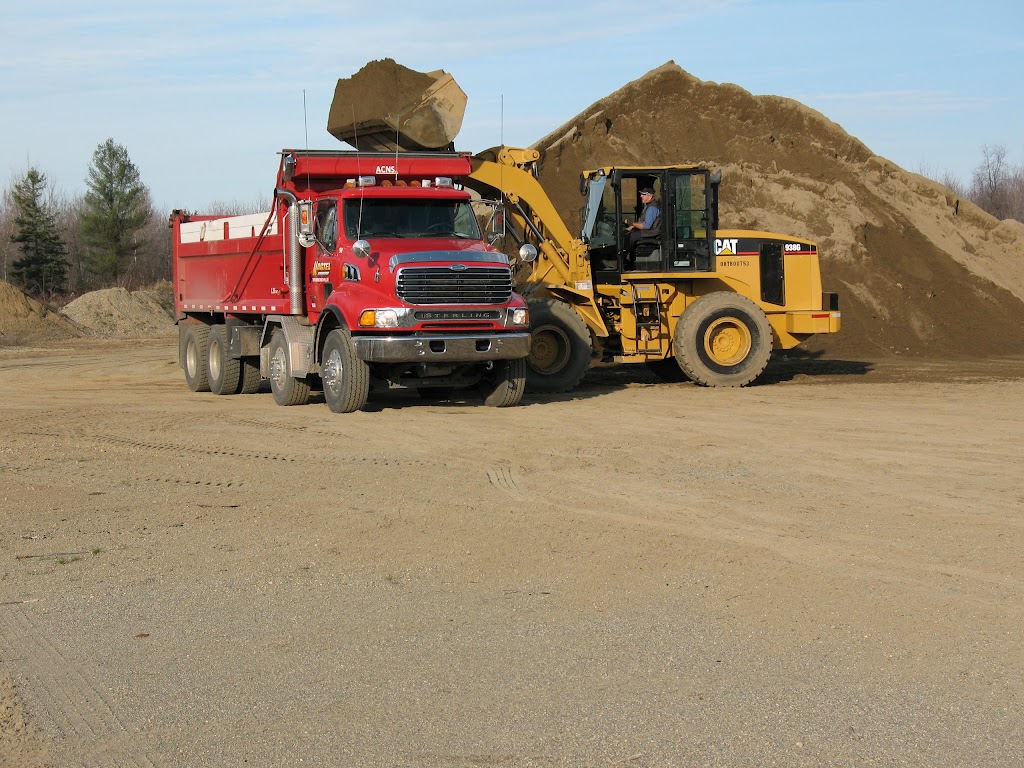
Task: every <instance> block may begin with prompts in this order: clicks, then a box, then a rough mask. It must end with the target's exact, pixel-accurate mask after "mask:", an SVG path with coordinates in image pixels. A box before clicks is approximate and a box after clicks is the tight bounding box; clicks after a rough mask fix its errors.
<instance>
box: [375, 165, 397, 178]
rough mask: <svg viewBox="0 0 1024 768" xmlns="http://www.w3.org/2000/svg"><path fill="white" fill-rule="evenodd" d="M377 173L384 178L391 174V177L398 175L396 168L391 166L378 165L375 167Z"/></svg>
mask: <svg viewBox="0 0 1024 768" xmlns="http://www.w3.org/2000/svg"><path fill="white" fill-rule="evenodd" d="M377 173H379V174H382V175H385V176H386V175H388V174H391V175H392V176H397V175H398V168H397V167H395V166H393V165H378V166H377Z"/></svg>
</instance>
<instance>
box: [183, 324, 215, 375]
mask: <svg viewBox="0 0 1024 768" xmlns="http://www.w3.org/2000/svg"><path fill="white" fill-rule="evenodd" d="M209 338H210V326H208V325H203V324H201V323H189V324H188V326H186V328H185V330H184V331H182V342H181V367H182V368H184V369H185V383H186V384H187V385H188V388H189V389H191V390H192V391H193V392H209V391H210V378H209V373H208V372H207V369H206V349H207V345H208V344H209Z"/></svg>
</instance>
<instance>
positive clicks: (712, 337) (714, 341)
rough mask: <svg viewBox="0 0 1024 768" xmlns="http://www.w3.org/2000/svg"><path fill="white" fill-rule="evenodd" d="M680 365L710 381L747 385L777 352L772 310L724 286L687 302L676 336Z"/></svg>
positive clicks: (696, 377) (716, 384)
mask: <svg viewBox="0 0 1024 768" xmlns="http://www.w3.org/2000/svg"><path fill="white" fill-rule="evenodd" d="M672 347H673V350H674V352H675V356H676V360H677V361H678V362H679V367H680V368H681V369H682V370H683V373H685V374H686V375H687V376H689V377H690V379H692V380H693V381H694V382H696V383H697V384H700V385H702V386H705V387H743V386H746V385H747V384H750V383H751V382H752V381H754V379H756V378H757V377H758V376H760V375H761V372H762V371H764V369H765V366H766V365H768V358H769V357H771V354H772V328H771V325H769V323H768V316H767V315H765V313H764V311H763V310H762V309H761V308H760V307H759V306H757V304H755V303H754V302H753V301H751V300H750V299H748V298H747V297H746V296H741V295H740V294H737V293H728V292H726V291H719V292H717V293H709V294H707V295H706V296H701V297H700V298H699V299H697V300H696V301H695V302H693V304H691V305H690V306H689V307H687V308H686V311H684V312H683V315H682V317H680V318H679V323H678V324H677V325H676V330H675V334H674V336H673V339H672Z"/></svg>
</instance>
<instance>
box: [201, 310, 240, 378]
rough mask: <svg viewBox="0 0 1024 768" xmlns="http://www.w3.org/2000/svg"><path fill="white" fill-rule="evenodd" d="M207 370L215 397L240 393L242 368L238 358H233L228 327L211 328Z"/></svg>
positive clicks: (215, 326)
mask: <svg viewBox="0 0 1024 768" xmlns="http://www.w3.org/2000/svg"><path fill="white" fill-rule="evenodd" d="M206 370H207V373H208V375H209V380H210V391H211V392H213V393H214V394H215V395H233V394H235V393H237V392H238V383H239V379H240V378H241V375H242V368H241V364H240V363H239V360H238V358H237V357H231V349H230V348H229V347H228V329H227V326H226V325H211V326H210V335H209V338H208V340H207V355H206Z"/></svg>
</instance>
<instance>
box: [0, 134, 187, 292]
mask: <svg viewBox="0 0 1024 768" xmlns="http://www.w3.org/2000/svg"><path fill="white" fill-rule="evenodd" d="M85 185H86V191H85V193H84V194H82V195H79V196H75V197H68V196H64V195H62V194H60V193H58V192H57V191H55V189H54V187H53V185H52V184H51V183H50V180H49V179H48V178H47V177H46V174H45V173H43V172H42V171H41V170H40V169H39V168H37V167H35V166H30V167H29V168H28V169H27V170H26V171H25V173H24V175H22V176H20V177H19V178H16V179H14V180H12V182H11V183H10V185H9V186H8V187H7V189H6V190H5V191H4V194H3V198H2V200H0V279H3V280H6V281H8V282H11V283H14V284H15V285H17V286H19V287H20V288H22V289H23V290H25V292H26V293H29V294H30V295H32V296H35V297H37V298H41V299H44V300H47V301H53V300H59V299H61V298H63V297H66V296H68V295H74V294H79V293H83V292H85V291H90V290H95V289H97V288H109V287H112V286H121V287H126V288H129V289H131V288H135V287H139V286H142V285H149V284H152V283H155V282H157V281H159V280H162V279H170V277H171V242H170V231H169V230H168V228H167V214H166V213H162V212H157V211H156V210H155V209H154V207H153V203H152V200H151V198H150V194H149V190H148V189H147V187H146V186H145V184H143V183H142V180H141V178H140V177H139V171H138V168H137V167H136V166H135V164H134V163H133V162H132V161H131V158H130V157H129V156H128V150H127V149H125V147H123V146H121V145H120V144H118V143H116V142H115V141H114V140H113V139H107V140H106V141H105V142H103V143H102V144H100V145H99V146H98V147H97V148H96V151H95V152H94V153H93V156H92V162H91V163H90V165H89V168H88V175H87V177H86V179H85Z"/></svg>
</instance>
